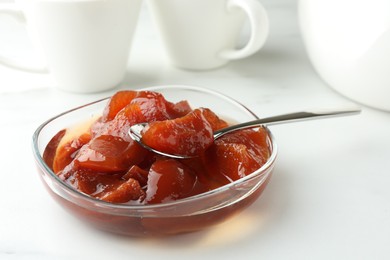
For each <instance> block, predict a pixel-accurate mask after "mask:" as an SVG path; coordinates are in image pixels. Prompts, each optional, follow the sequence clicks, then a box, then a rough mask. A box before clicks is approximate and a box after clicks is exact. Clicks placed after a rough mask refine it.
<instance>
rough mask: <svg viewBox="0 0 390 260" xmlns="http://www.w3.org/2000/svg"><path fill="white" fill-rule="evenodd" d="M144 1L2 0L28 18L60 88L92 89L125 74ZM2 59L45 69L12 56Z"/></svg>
mask: <svg viewBox="0 0 390 260" xmlns="http://www.w3.org/2000/svg"><path fill="white" fill-rule="evenodd" d="M141 1H142V0H109V1H107V0H15V4H2V5H0V14H9V15H12V16H14V17H15V18H17V19H19V20H21V21H23V22H25V23H26V27H27V31H28V33H29V35H30V36H31V39H32V42H33V45H34V46H35V47H36V49H37V51H38V52H40V53H42V54H43V55H44V57H43V59H44V60H46V62H47V70H48V71H49V72H50V74H51V75H52V76H53V78H54V80H55V81H56V83H57V87H58V88H59V89H62V90H65V91H70V92H77V93H91V92H98V91H103V90H107V89H110V88H113V87H115V86H117V85H118V84H119V83H120V82H121V81H122V80H123V78H124V76H125V73H126V68H127V60H128V55H129V51H130V48H131V42H132V37H133V32H134V30H135V27H136V23H137V19H138V15H139V11H140V6H141ZM0 63H2V64H4V65H8V66H10V67H13V68H17V69H21V70H27V71H33V72H42V71H44V70H45V69H43V68H39V67H36V68H35V67H27V66H26V65H25V64H21V62H16V61H13V60H11V59H8V58H7V57H0Z"/></svg>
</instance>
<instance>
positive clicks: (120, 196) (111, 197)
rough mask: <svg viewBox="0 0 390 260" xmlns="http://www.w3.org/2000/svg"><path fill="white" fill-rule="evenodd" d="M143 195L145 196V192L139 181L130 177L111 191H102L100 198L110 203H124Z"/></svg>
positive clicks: (141, 197)
mask: <svg viewBox="0 0 390 260" xmlns="http://www.w3.org/2000/svg"><path fill="white" fill-rule="evenodd" d="M143 197H145V192H144V191H143V190H142V188H141V186H140V184H139V182H138V181H136V180H134V179H131V178H130V179H128V180H127V181H125V182H124V183H122V184H120V185H118V186H117V187H116V188H115V189H113V190H112V191H108V192H106V193H104V194H103V196H101V197H100V199H101V200H104V201H107V202H112V203H125V202H128V201H131V200H139V199H143Z"/></svg>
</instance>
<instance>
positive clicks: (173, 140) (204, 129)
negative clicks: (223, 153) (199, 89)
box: [142, 108, 222, 156]
mask: <svg viewBox="0 0 390 260" xmlns="http://www.w3.org/2000/svg"><path fill="white" fill-rule="evenodd" d="M209 119H210V121H211V123H210V122H209ZM220 121H222V120H220V119H219V118H218V117H217V116H216V115H215V114H214V113H213V112H211V111H210V110H209V109H203V108H201V109H195V110H193V111H192V112H190V113H188V114H187V115H186V116H183V117H180V118H177V119H174V120H165V121H158V122H152V123H150V124H149V126H148V127H147V128H145V129H144V131H143V133H142V141H143V142H144V143H145V144H146V145H148V146H150V147H152V148H154V149H156V150H158V151H161V152H164V153H168V154H176V155H185V156H198V155H200V154H201V153H203V152H204V151H205V150H206V149H207V148H208V147H210V146H211V145H212V144H213V142H214V137H213V129H218V127H220V124H221V123H220Z"/></svg>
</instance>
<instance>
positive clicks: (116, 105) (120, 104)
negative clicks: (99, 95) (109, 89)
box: [103, 90, 138, 122]
mask: <svg viewBox="0 0 390 260" xmlns="http://www.w3.org/2000/svg"><path fill="white" fill-rule="evenodd" d="M137 94H138V92H136V91H132V90H124V91H118V92H117V93H115V94H114V95H113V96H112V97H111V98H110V100H109V102H108V103H107V105H106V107H105V108H104V110H103V121H104V122H106V121H110V120H112V119H114V117H115V116H116V114H118V112H119V111H120V110H122V108H124V107H125V106H127V105H128V104H129V103H130V102H131V101H132V100H133V99H134V98H135V97H136V96H137Z"/></svg>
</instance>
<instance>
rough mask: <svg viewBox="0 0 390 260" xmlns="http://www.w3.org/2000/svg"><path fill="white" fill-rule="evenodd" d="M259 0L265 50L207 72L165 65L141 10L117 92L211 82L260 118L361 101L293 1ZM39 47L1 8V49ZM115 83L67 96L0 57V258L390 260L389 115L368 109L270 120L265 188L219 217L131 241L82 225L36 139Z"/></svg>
mask: <svg viewBox="0 0 390 260" xmlns="http://www.w3.org/2000/svg"><path fill="white" fill-rule="evenodd" d="M0 2H1V1H0ZM3 2H4V1H3ZM263 3H264V5H265V7H266V8H267V10H268V11H269V15H270V19H271V23H272V26H271V35H270V38H269V39H268V41H267V44H266V46H265V48H264V49H263V50H261V51H260V52H258V53H257V54H256V55H254V56H253V57H251V58H248V59H245V60H241V61H235V62H231V63H230V64H229V65H227V66H225V67H223V68H220V69H217V70H212V71H206V72H191V71H184V70H179V69H176V68H173V67H172V66H171V65H170V64H169V62H168V61H167V59H166V57H165V53H164V49H163V48H162V46H161V42H160V40H159V38H158V37H157V35H156V33H155V31H154V28H153V26H152V23H151V22H150V17H149V15H148V11H147V9H146V8H143V10H142V13H141V17H140V21H139V25H138V28H137V32H136V35H135V38H134V44H133V48H132V53H131V56H130V59H129V67H128V73H127V76H126V79H125V81H124V82H123V84H122V85H121V86H120V87H119V88H118V89H135V88H139V87H146V86H154V85H170V84H175V85H177V84H181V85H183V84H184V85H196V86H203V87H207V88H210V89H214V90H217V91H220V92H223V93H225V94H227V95H229V96H232V97H234V98H236V99H237V100H239V101H241V102H243V103H244V104H246V105H247V106H248V107H249V108H250V109H252V110H253V111H254V112H256V113H258V114H259V115H264V116H269V115H275V114H278V113H283V112H291V111H296V110H301V109H306V108H323V107H338V106H340V107H344V106H350V105H351V104H352V105H354V103H353V102H352V101H349V100H348V99H346V98H344V97H342V96H340V95H339V94H338V93H336V92H335V91H333V90H332V89H331V88H329V87H328V86H327V85H326V84H325V83H324V82H323V81H322V80H321V79H320V78H319V77H318V76H317V74H316V73H315V71H314V70H313V68H312V66H311V65H310V63H309V60H308V58H307V56H306V53H305V50H304V46H303V44H302V41H301V38H300V34H299V30H298V24H297V13H296V1H294V0H278V1H276V0H266V1H263ZM31 51H32V50H31V47H30V46H29V44H28V38H27V36H26V33H25V31H24V30H23V27H22V26H21V25H20V24H18V23H16V22H15V21H13V20H11V19H9V18H8V17H0V52H1V53H2V54H4V53H8V54H12V55H14V56H15V57H16V58H20V59H30V60H33V59H34V56H33V55H32V54H31ZM118 89H114V90H111V91H108V92H104V93H96V94H84V95H81V94H72V93H65V92H62V91H59V90H56V89H55V88H53V87H52V81H51V79H50V77H49V76H47V75H43V74H41V75H34V74H30V73H23V72H18V71H15V70H12V69H8V68H5V67H2V66H0V131H1V132H0V133H1V149H0V153H1V155H0V158H1V165H2V170H1V173H0V176H1V178H0V181H1V185H0V202H1V206H0V259H81V258H86V259H104V258H107V257H110V258H109V259H115V258H114V257H116V259H127V258H131V259H171V260H172V259H390V247H389V241H390V136H389V133H390V114H389V113H386V112H383V111H378V110H374V109H371V108H368V107H364V106H363V107H362V108H363V112H362V114H360V115H357V116H351V117H343V118H332V119H326V120H319V121H310V122H309V121H308V122H302V123H295V124H290V125H279V126H273V127H272V128H271V130H272V131H273V133H274V135H275V137H276V139H277V142H278V145H279V156H278V160H277V165H276V167H275V170H274V175H273V178H272V179H271V182H270V184H269V186H268V187H267V189H266V190H265V192H264V194H263V195H262V197H260V199H259V200H258V201H257V202H255V203H254V204H253V205H252V206H251V207H250V208H248V209H247V210H245V211H244V212H243V213H242V214H240V215H238V216H237V217H235V218H233V219H231V220H228V221H227V222H225V223H223V224H221V225H219V226H216V227H214V228H211V229H208V230H205V231H201V232H197V233H192V234H186V235H180V236H173V237H168V238H164V239H161V238H160V239H159V238H153V239H134V238H128V237H121V236H116V235H112V234H107V233H103V232H100V231H97V230H95V229H92V228H91V227H89V226H86V225H84V224H83V223H81V222H80V221H78V220H77V219H75V218H74V217H73V216H70V215H69V214H68V213H67V212H65V211H64V210H63V209H62V208H61V207H60V206H58V205H57V204H56V203H55V202H54V201H53V200H52V198H51V197H50V196H49V195H48V193H47V192H46V190H45V189H44V187H43V185H42V183H41V182H40V180H39V178H38V174H37V171H36V169H35V164H34V160H33V157H32V152H31V136H32V133H33V131H34V130H35V128H36V127H37V126H38V125H39V124H40V123H42V122H43V121H44V120H46V119H48V118H49V117H52V116H54V115H56V114H58V113H60V112H62V111H64V110H67V109H70V108H73V107H75V106H78V105H82V104H84V103H88V102H90V101H93V100H96V99H98V98H101V97H106V96H109V95H111V94H112V93H114V92H115V91H116V90H118ZM118 257H119V258H118Z"/></svg>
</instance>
